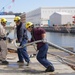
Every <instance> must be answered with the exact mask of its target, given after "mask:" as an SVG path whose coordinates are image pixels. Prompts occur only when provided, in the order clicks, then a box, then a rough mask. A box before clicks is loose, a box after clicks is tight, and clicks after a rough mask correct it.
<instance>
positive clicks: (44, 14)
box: [26, 7, 75, 24]
mask: <svg viewBox="0 0 75 75" xmlns="http://www.w3.org/2000/svg"><path fill="white" fill-rule="evenodd" d="M54 12H67V13H71V14H72V15H75V7H41V8H38V9H35V10H33V11H30V12H28V13H26V21H31V22H33V23H35V24H39V23H40V24H48V20H49V17H50V16H51V15H52V14H53V13H54Z"/></svg>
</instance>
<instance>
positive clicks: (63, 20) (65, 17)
mask: <svg viewBox="0 0 75 75" xmlns="http://www.w3.org/2000/svg"><path fill="white" fill-rule="evenodd" d="M72 22H73V19H72V15H63V16H61V24H67V23H70V24H72Z"/></svg>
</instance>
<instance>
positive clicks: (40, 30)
mask: <svg viewBox="0 0 75 75" xmlns="http://www.w3.org/2000/svg"><path fill="white" fill-rule="evenodd" d="M34 31H37V32H40V33H45V32H46V31H45V29H43V28H41V27H37V28H34Z"/></svg>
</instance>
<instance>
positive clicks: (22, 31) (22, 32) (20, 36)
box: [14, 16, 30, 66]
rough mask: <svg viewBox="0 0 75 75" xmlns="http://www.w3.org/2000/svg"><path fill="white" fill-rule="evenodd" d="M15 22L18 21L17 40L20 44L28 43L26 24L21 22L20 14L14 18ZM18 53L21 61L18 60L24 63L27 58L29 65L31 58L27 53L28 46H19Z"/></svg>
mask: <svg viewBox="0 0 75 75" xmlns="http://www.w3.org/2000/svg"><path fill="white" fill-rule="evenodd" d="M14 22H15V23H16V33H17V40H18V42H19V43H20V46H23V45H24V44H26V43H27V38H28V37H27V32H26V28H25V25H23V23H22V22H21V18H20V17H19V16H16V17H15V18H14ZM17 53H18V58H19V61H17V62H18V63H24V60H25V61H26V62H27V66H28V65H29V62H30V59H29V56H28V53H27V48H26V47H23V48H18V49H17ZM23 59H24V60H23Z"/></svg>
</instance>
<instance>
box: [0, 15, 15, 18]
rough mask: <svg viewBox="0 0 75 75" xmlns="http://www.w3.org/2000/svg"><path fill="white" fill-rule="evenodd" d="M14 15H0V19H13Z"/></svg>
mask: <svg viewBox="0 0 75 75" xmlns="http://www.w3.org/2000/svg"><path fill="white" fill-rule="evenodd" d="M14 17H15V15H0V18H14Z"/></svg>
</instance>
